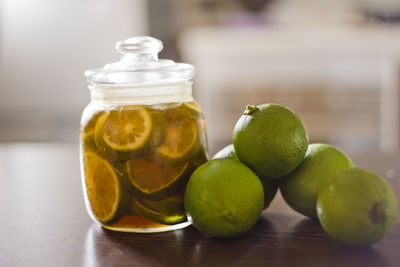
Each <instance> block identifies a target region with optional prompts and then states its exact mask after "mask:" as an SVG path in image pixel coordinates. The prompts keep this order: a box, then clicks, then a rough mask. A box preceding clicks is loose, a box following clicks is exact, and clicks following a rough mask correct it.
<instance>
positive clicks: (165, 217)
mask: <svg viewBox="0 0 400 267" xmlns="http://www.w3.org/2000/svg"><path fill="white" fill-rule="evenodd" d="M165 201H167V202H166V203H164V204H162V203H163V202H165ZM158 202H159V203H156V202H153V203H152V204H153V205H152V206H149V205H146V203H145V202H143V201H142V200H137V199H133V207H132V209H133V212H135V213H137V214H140V215H142V216H144V217H146V218H147V219H150V220H152V221H154V222H158V223H161V224H166V225H173V224H177V223H181V222H184V221H186V213H185V210H184V208H183V207H182V208H181V209H179V208H180V206H183V200H182V202H180V203H171V200H168V199H167V200H160V201H158ZM157 204H158V205H161V206H160V208H158V207H157ZM178 206H179V207H178ZM176 209H179V211H177V210H176Z"/></svg>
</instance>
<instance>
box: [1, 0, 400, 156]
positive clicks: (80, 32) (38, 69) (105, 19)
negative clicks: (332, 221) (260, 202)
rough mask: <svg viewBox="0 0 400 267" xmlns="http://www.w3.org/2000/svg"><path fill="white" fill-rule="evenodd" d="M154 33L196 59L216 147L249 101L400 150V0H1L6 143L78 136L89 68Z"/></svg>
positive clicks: (372, 146) (350, 138) (182, 56)
mask: <svg viewBox="0 0 400 267" xmlns="http://www.w3.org/2000/svg"><path fill="white" fill-rule="evenodd" d="M134 35H151V36H153V37H156V38H158V39H160V40H162V41H163V42H164V50H163V51H162V53H161V55H160V57H161V58H170V59H173V60H175V61H183V62H187V63H190V64H193V65H194V66H195V67H196V70H197V74H196V78H195V85H194V95H195V98H196V99H197V100H198V102H200V104H201V105H202V107H203V109H204V113H205V116H206V121H207V128H208V137H209V145H210V151H211V153H213V152H215V151H217V150H218V149H220V148H221V147H222V146H224V145H226V144H229V143H230V142H231V136H232V130H233V127H234V125H235V123H236V121H237V119H238V118H239V116H240V115H241V113H242V111H243V110H244V107H245V105H246V104H261V103H266V102H275V103H280V104H282V105H286V106H288V107H290V108H291V109H293V110H294V111H295V112H296V113H298V114H299V115H300V117H301V118H302V120H303V122H304V123H305V125H306V127H307V129H308V132H309V137H310V142H327V143H330V144H332V145H336V146H338V147H340V148H341V149H344V150H345V151H346V152H348V153H356V152H363V151H383V152H398V150H399V143H400V134H399V133H400V127H399V126H400V116H399V115H400V109H399V101H400V94H399V90H400V1H398V0H386V1H381V0H336V1H328V0H303V1H296V0H147V1H145V0H113V1H109V0H80V1H78V0H57V1H51V0H0V142H59V141H60V142H71V143H77V142H78V135H79V134H78V131H79V120H80V115H81V112H82V110H83V108H84V107H85V106H86V105H87V103H88V102H89V91H88V89H87V83H86V81H85V78H84V76H83V73H84V71H85V70H86V69H88V68H93V67H100V66H103V65H104V64H105V63H108V62H114V61H117V60H118V59H119V55H118V53H117V52H116V51H115V50H114V44H115V42H116V41H118V40H121V39H125V38H127V37H130V36H134Z"/></svg>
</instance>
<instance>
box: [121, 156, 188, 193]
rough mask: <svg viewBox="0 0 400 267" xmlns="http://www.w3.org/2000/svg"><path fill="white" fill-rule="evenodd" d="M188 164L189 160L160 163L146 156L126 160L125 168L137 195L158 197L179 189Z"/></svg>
mask: <svg viewBox="0 0 400 267" xmlns="http://www.w3.org/2000/svg"><path fill="white" fill-rule="evenodd" d="M188 165H189V162H186V163H183V164H176V165H170V164H165V165H162V164H160V163H157V162H154V161H153V160H151V159H148V158H134V159H131V160H129V161H127V162H126V169H127V173H128V177H129V179H130V181H131V183H132V185H133V187H134V189H135V191H136V192H137V193H138V194H139V195H141V196H142V197H146V198H152V199H160V198H163V197H165V196H167V195H168V194H171V193H172V192H174V191H178V190H179V189H180V185H182V184H183V182H184V181H185V180H186V179H185V177H186V176H187V175H186V174H187V170H188V169H189V168H188ZM186 178H187V177H186Z"/></svg>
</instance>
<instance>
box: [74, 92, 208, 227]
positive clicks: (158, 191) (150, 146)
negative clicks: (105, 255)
mask: <svg viewBox="0 0 400 267" xmlns="http://www.w3.org/2000/svg"><path fill="white" fill-rule="evenodd" d="M80 153H81V155H80V156H81V175H82V185H83V191H84V196H85V202H86V207H87V210H88V213H89V215H90V216H91V217H92V218H93V219H94V220H95V221H97V222H99V223H100V224H101V225H102V226H103V227H104V228H107V229H111V230H116V231H125V232H161V231H168V230H174V229H179V228H182V227H185V226H187V225H188V224H189V222H188V221H187V218H186V214H185V209H184V203H183V199H184V191H185V187H186V183H187V181H188V179H189V177H190V175H191V173H192V172H193V171H194V170H195V169H196V168H197V167H198V166H200V165H201V164H203V163H204V162H206V161H207V160H208V155H207V140H206V129H205V121H204V117H203V113H202V110H201V108H200V106H199V105H198V104H197V103H196V102H195V101H194V100H193V99H192V98H191V97H190V98H189V99H187V98H186V99H185V100H182V99H180V100H179V99H178V100H177V101H167V102H161V103H160V102H158V103H151V104H149V103H146V104H141V103H134V104H130V103H112V104H110V103H107V101H93V100H92V101H91V103H90V104H89V105H88V106H87V107H86V108H85V110H84V112H83V115H82V119H81V130H80Z"/></svg>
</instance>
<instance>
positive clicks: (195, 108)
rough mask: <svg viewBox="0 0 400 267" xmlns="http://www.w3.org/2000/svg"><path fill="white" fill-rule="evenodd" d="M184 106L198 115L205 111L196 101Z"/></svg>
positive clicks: (186, 103) (185, 103)
mask: <svg viewBox="0 0 400 267" xmlns="http://www.w3.org/2000/svg"><path fill="white" fill-rule="evenodd" d="M183 106H184V107H187V108H189V109H190V110H193V111H195V112H196V113H203V110H202V109H201V107H200V105H199V103H197V102H196V101H191V102H184V103H183Z"/></svg>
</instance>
